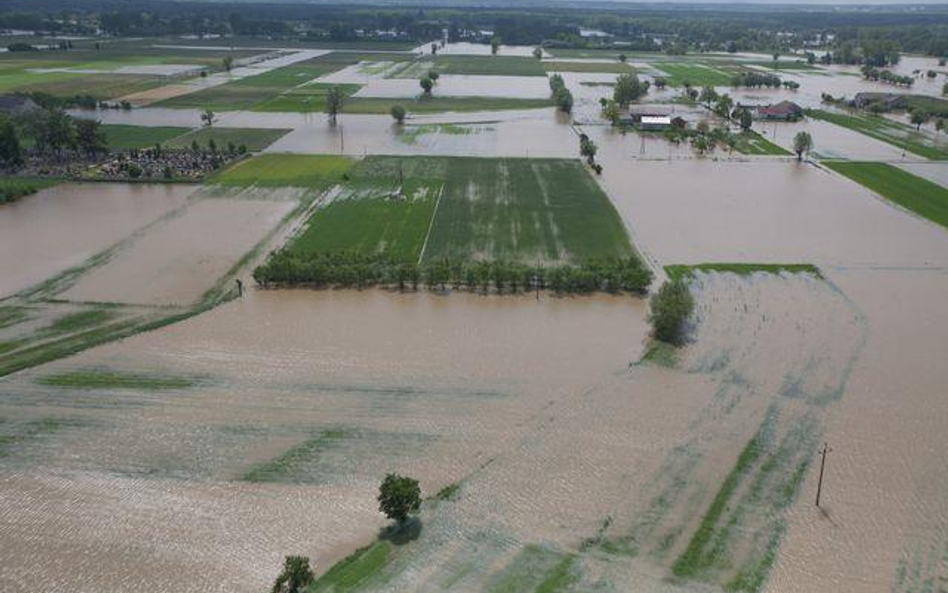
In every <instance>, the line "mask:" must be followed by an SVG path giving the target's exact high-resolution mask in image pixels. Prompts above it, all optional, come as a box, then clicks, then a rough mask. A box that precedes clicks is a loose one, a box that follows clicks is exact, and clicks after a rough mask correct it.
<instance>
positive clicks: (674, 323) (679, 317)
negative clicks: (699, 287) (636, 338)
mask: <svg viewBox="0 0 948 593" xmlns="http://www.w3.org/2000/svg"><path fill="white" fill-rule="evenodd" d="M649 305H650V307H651V309H652V311H651V313H650V314H649V317H648V319H649V321H650V322H651V323H652V329H653V330H654V331H655V337H656V338H657V339H659V340H661V341H663V342H668V343H669V344H680V343H681V342H682V340H683V339H684V334H685V320H686V319H688V316H689V315H691V312H692V311H693V310H694V308H695V301H694V298H693V297H692V296H691V291H689V290H688V284H687V283H686V282H685V281H684V280H682V279H681V278H678V279H676V280H672V281H670V282H666V283H665V284H663V285H662V287H661V288H660V289H659V290H658V292H657V293H656V294H655V296H653V297H652V300H651V301H650V303H649Z"/></svg>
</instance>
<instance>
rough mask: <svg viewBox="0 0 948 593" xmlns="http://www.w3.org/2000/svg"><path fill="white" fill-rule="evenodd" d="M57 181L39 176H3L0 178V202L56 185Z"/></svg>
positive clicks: (11, 200)
mask: <svg viewBox="0 0 948 593" xmlns="http://www.w3.org/2000/svg"><path fill="white" fill-rule="evenodd" d="M59 181H60V180H59V179H48V178H41V177H4V178H2V179H0V204H4V203H6V202H13V201H15V200H18V199H20V198H22V197H23V196H29V195H32V194H35V193H36V192H38V191H39V190H41V189H44V188H47V187H50V186H53V185H56V184H57V183H59Z"/></svg>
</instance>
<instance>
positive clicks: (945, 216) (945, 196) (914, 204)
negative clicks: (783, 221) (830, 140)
mask: <svg viewBox="0 0 948 593" xmlns="http://www.w3.org/2000/svg"><path fill="white" fill-rule="evenodd" d="M823 164H824V165H826V166H827V167H829V168H830V169H832V170H833V171H836V172H837V173H839V174H841V175H845V176H846V177H848V178H850V179H852V180H853V181H855V182H856V183H859V184H860V185H863V186H864V187H866V188H868V189H870V190H872V191H873V192H875V193H877V194H879V195H880V196H882V197H884V198H885V199H887V200H890V201H892V202H895V203H896V204H898V205H899V206H901V207H903V208H905V209H907V210H911V211H912V212H914V213H915V214H918V215H919V216H922V217H924V218H927V219H928V220H930V221H932V222H935V223H937V224H940V225H941V226H943V227H946V228H948V189H946V188H944V187H942V186H940V185H938V184H937V183H932V182H931V181H929V180H927V179H923V178H921V177H919V176H917V175H913V174H912V173H909V172H908V171H906V170H904V169H900V168H898V167H896V166H894V165H889V164H887V163H862V162H850V161H845V162H844V161H824V163H823Z"/></svg>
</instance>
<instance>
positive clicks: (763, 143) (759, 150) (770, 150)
mask: <svg viewBox="0 0 948 593" xmlns="http://www.w3.org/2000/svg"><path fill="white" fill-rule="evenodd" d="M734 148H735V150H737V151H738V152H739V153H741V154H758V155H774V156H786V155H790V154H792V153H791V152H790V151H789V150H786V149H784V148H783V147H782V146H778V145H776V144H774V143H773V142H771V141H770V140H767V139H766V138H764V137H763V136H761V135H760V134H758V133H757V132H751V131H749V132H742V133H740V134H737V144H735V145H734Z"/></svg>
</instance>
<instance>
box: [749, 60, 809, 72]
mask: <svg viewBox="0 0 948 593" xmlns="http://www.w3.org/2000/svg"><path fill="white" fill-rule="evenodd" d="M744 63H745V64H747V65H749V66H760V67H761V68H767V69H770V70H822V68H818V67H817V66H812V65H810V64H807V63H806V62H804V61H802V60H778V61H777V64H776V68H774V63H773V62H772V61H771V62H767V61H763V60H762V61H760V62H744Z"/></svg>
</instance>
